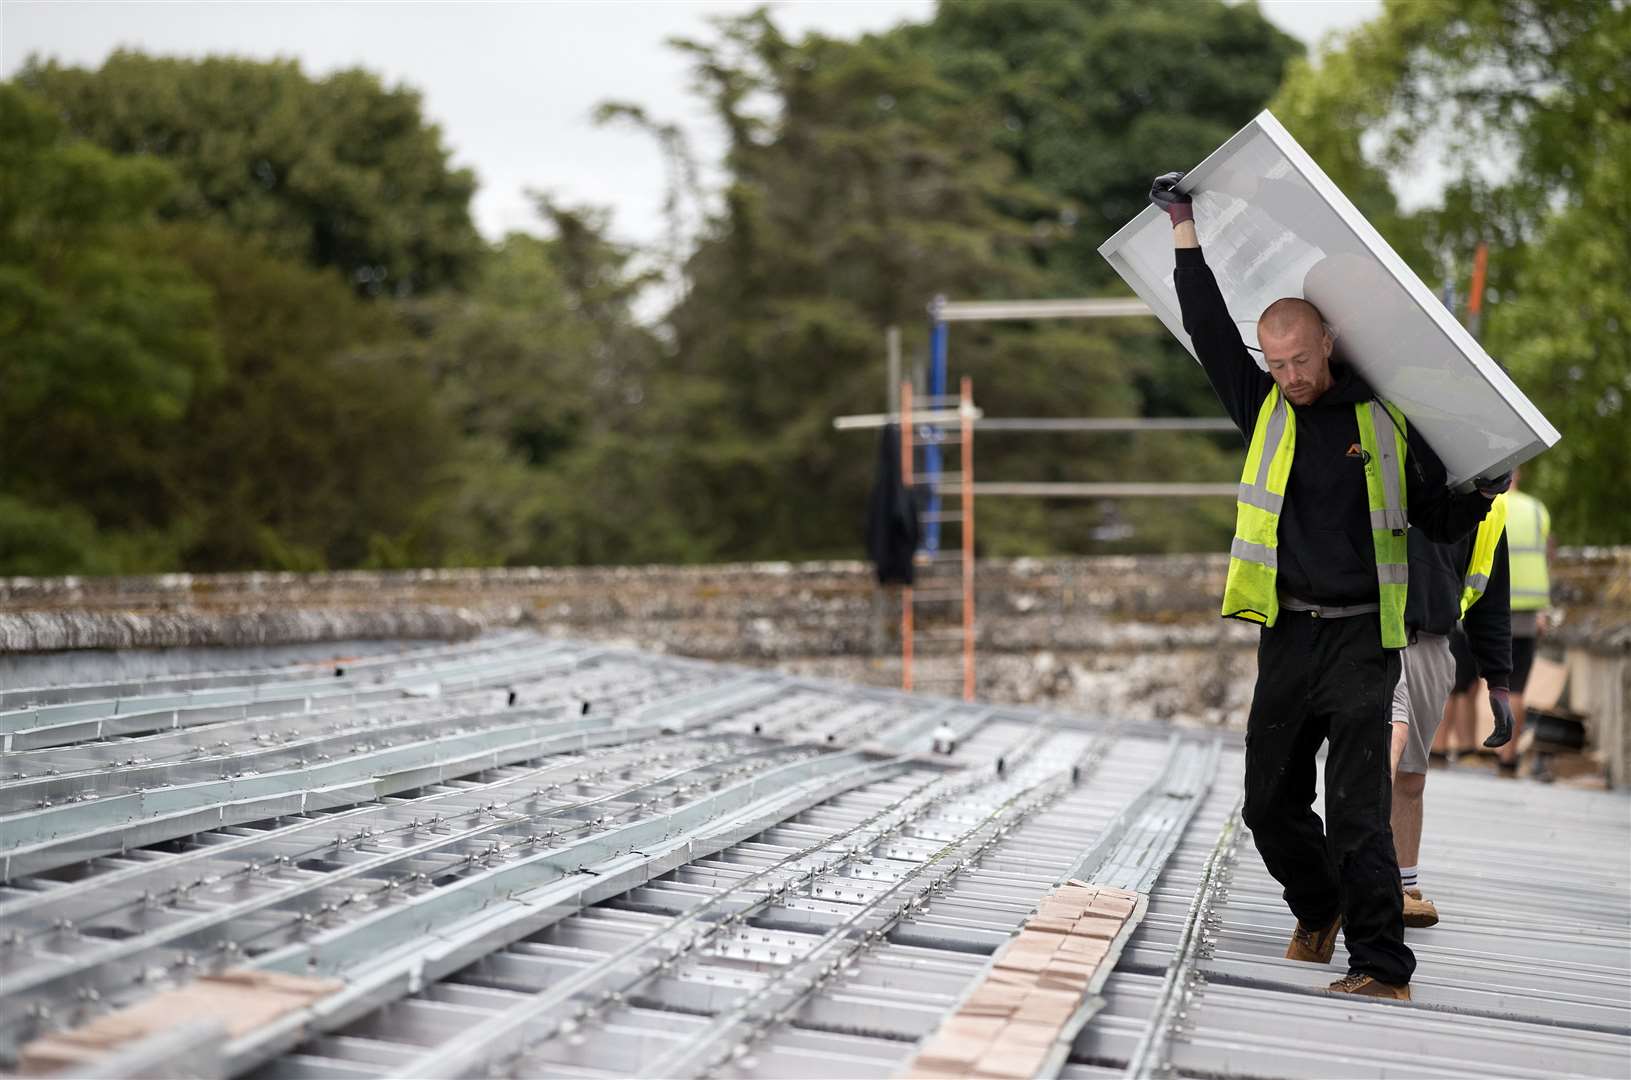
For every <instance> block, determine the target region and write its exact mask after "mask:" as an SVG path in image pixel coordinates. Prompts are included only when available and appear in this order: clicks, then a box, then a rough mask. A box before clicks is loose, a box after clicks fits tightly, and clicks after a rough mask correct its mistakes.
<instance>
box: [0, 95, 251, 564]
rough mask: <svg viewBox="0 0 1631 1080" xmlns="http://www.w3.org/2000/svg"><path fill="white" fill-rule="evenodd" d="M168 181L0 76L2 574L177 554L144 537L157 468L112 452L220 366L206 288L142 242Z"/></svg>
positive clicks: (163, 418) (213, 377)
mask: <svg viewBox="0 0 1631 1080" xmlns="http://www.w3.org/2000/svg"><path fill="white" fill-rule="evenodd" d="M172 179H173V178H172V176H171V173H170V170H168V169H167V168H165V167H164V166H163V165H161V164H159V163H156V162H153V161H143V160H131V159H124V158H118V157H115V156H113V155H111V154H109V153H107V152H105V151H102V150H99V149H97V148H95V147H93V146H90V145H88V144H86V143H85V142H83V141H81V140H77V139H74V138H71V137H70V136H69V135H68V134H67V133H66V132H65V130H64V128H63V125H62V123H61V122H60V121H59V120H58V119H57V118H56V116H54V115H53V113H52V111H51V109H50V108H49V107H48V106H47V105H45V104H44V103H43V102H41V101H39V100H37V99H35V98H34V97H33V96H32V95H30V94H28V93H27V92H25V91H23V90H22V89H20V88H19V87H16V86H14V85H11V84H0V341H4V346H3V349H0V387H3V392H0V462H3V463H4V464H3V466H0V572H8V571H9V572H21V573H57V572H66V571H82V570H121V569H145V568H148V567H149V566H150V565H151V564H152V563H153V562H154V561H157V562H158V563H159V564H161V565H162V564H164V563H165V562H167V561H168V560H169V559H170V558H172V557H173V552H168V553H167V552H166V551H165V550H163V546H162V545H160V547H159V549H158V550H154V549H153V547H152V544H151V537H150V536H149V537H148V538H147V539H143V538H142V536H141V534H143V533H147V532H149V531H150V530H151V528H152V527H153V526H154V525H155V524H156V522H155V520H154V519H153V517H152V515H151V512H150V509H149V508H148V507H147V506H146V505H145V504H144V500H145V497H146V496H147V495H149V494H151V492H152V485H153V477H152V474H151V472H150V471H149V470H147V469H146V468H145V467H143V466H142V465H141V464H140V463H139V462H133V461H130V460H128V459H120V458H119V457H118V455H117V452H116V448H117V446H118V445H119V442H120V439H121V438H122V436H123V434H124V433H125V432H128V431H130V430H132V429H134V428H135V427H138V426H140V425H144V424H165V423H172V422H174V421H175V420H177V419H178V418H179V417H180V416H182V415H183V414H184V413H185V411H186V410H187V409H188V408H189V407H190V405H191V403H192V402H193V401H195V400H196V399H197V396H198V394H199V393H200V392H201V390H203V389H205V388H208V387H209V386H211V385H214V384H215V382H216V381H217V378H218V374H219V354H218V349H217V344H216V339H215V336H214V334H213V326H212V318H211V310H210V299H209V293H208V291H207V290H206V289H205V288H204V287H203V285H202V284H201V283H200V282H199V281H198V280H197V279H196V278H195V277H194V276H193V275H192V274H190V273H189V272H188V270H187V268H186V267H185V265H183V264H182V263H180V262H179V261H178V260H175V259H173V258H168V257H166V256H165V255H164V254H163V253H162V252H156V251H153V250H152V249H151V245H150V244H149V243H148V242H147V237H148V233H147V232H146V230H145V226H146V225H147V223H148V222H149V221H150V219H151V217H152V214H153V211H154V208H155V207H156V206H157V205H158V204H159V203H160V201H161V200H163V198H164V197H165V194H166V192H167V190H168V189H169V187H170V185H171V183H172ZM170 565H173V563H170Z"/></svg>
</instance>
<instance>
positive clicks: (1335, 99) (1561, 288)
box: [1272, 0, 1631, 543]
mask: <svg viewBox="0 0 1631 1080" xmlns="http://www.w3.org/2000/svg"><path fill="white" fill-rule="evenodd" d="M1628 56H1631V6H1627V5H1625V4H1605V3H1601V2H1600V0H1464V2H1459V3H1454V4H1450V3H1416V2H1409V0H1385V3H1384V6H1383V11H1382V15H1381V16H1380V17H1379V18H1377V19H1375V20H1372V21H1371V22H1369V23H1367V24H1365V25H1363V26H1361V27H1359V28H1358V29H1357V30H1355V31H1354V32H1353V33H1351V34H1350V35H1348V36H1346V37H1345V38H1343V39H1341V40H1339V41H1338V42H1337V43H1336V44H1335V45H1334V46H1333V47H1332V48H1330V49H1327V50H1326V51H1324V52H1323V53H1322V54H1321V55H1320V56H1318V57H1317V58H1315V59H1314V60H1312V61H1310V62H1298V63H1297V64H1295V65H1293V68H1292V70H1291V72H1290V74H1289V75H1288V77H1287V79H1286V84H1285V86H1284V87H1283V88H1282V89H1281V91H1280V93H1279V95H1278V97H1277V98H1276V100H1275V103H1274V105H1273V106H1272V107H1273V108H1274V109H1275V111H1276V115H1278V116H1280V117H1281V119H1282V120H1284V121H1285V122H1286V125H1287V127H1289V128H1290V129H1291V131H1292V133H1293V134H1294V135H1296V137H1297V138H1298V140H1299V141H1300V142H1302V143H1303V145H1304V146H1305V147H1306V148H1307V149H1308V150H1309V152H1310V153H1311V154H1313V155H1314V157H1315V158H1316V159H1317V160H1318V161H1319V162H1320V164H1321V166H1322V167H1323V168H1325V169H1326V171H1327V172H1329V173H1330V174H1331V176H1332V178H1333V179H1335V180H1336V181H1337V183H1338V184H1339V185H1340V186H1342V188H1343V190H1344V191H1346V192H1348V193H1349V194H1350V195H1354V194H1355V193H1356V192H1357V193H1360V194H1361V196H1362V197H1356V200H1355V201H1356V202H1359V204H1360V207H1361V209H1363V210H1365V211H1366V213H1367V215H1369V216H1370V218H1371V221H1372V222H1373V223H1375V224H1376V225H1377V227H1378V228H1379V229H1380V230H1381V231H1382V232H1383V234H1384V235H1385V236H1387V238H1388V239H1389V241H1390V242H1391V243H1393V244H1394V246H1395V247H1397V248H1398V249H1399V251H1400V253H1401V254H1402V255H1404V256H1405V257H1406V258H1407V259H1409V260H1410V261H1411V262H1412V263H1413V265H1414V266H1415V267H1416V269H1417V270H1418V272H1420V273H1422V275H1423V276H1424V277H1425V278H1426V279H1427V280H1428V281H1436V280H1439V279H1444V280H1447V281H1448V282H1450V283H1451V284H1452V285H1454V286H1455V287H1456V288H1457V290H1458V291H1459V293H1460V294H1461V295H1462V296H1465V294H1466V291H1467V289H1468V287H1469V278H1470V275H1471V267H1472V259H1473V253H1474V251H1475V249H1476V247H1477V245H1478V244H1479V243H1480V242H1486V243H1488V244H1489V245H1490V258H1489V284H1490V290H1489V294H1488V296H1487V298H1486V301H1487V302H1486V308H1485V310H1486V315H1485V318H1484V344H1485V347H1486V348H1487V349H1488V350H1489V352H1490V354H1491V355H1492V356H1494V357H1495V358H1496V359H1497V360H1499V361H1501V362H1502V363H1503V364H1505V365H1506V367H1507V369H1508V371H1509V372H1510V373H1511V374H1512V376H1513V378H1514V379H1515V380H1516V381H1517V383H1518V384H1519V385H1520V386H1521V387H1523V389H1524V391H1525V392H1526V393H1527V394H1529V396H1530V397H1531V398H1532V399H1533V400H1534V402H1535V404H1536V405H1538V406H1539V407H1540V409H1541V411H1543V412H1544V413H1546V415H1547V416H1548V417H1549V418H1550V419H1551V420H1552V422H1553V423H1554V424H1556V425H1557V427H1558V429H1559V430H1560V431H1562V432H1563V441H1562V442H1561V443H1559V444H1558V446H1557V447H1556V448H1554V449H1552V450H1551V451H1549V452H1547V453H1545V454H1543V455H1541V456H1540V457H1539V458H1538V459H1537V460H1536V461H1535V463H1534V464H1533V465H1532V466H1530V467H1527V468H1525V470H1524V486H1525V487H1526V488H1527V489H1529V490H1531V491H1532V492H1534V493H1535V494H1536V495H1539V496H1540V497H1541V498H1542V499H1544V500H1545V501H1546V502H1547V503H1548V505H1549V507H1550V508H1551V511H1552V515H1553V521H1554V526H1555V528H1556V530H1557V532H1558V535H1559V536H1560V537H1561V538H1562V539H1563V540H1564V542H1567V543H1616V542H1620V543H1623V542H1625V541H1626V539H1627V538H1628V537H1631V505H1628V504H1627V502H1626V500H1625V499H1624V498H1623V497H1621V496H1619V494H1618V491H1619V489H1620V488H1622V487H1623V486H1624V482H1623V478H1624V477H1626V476H1628V475H1631V437H1627V435H1626V426H1627V422H1628V420H1631V409H1628V407H1627V399H1628V398H1631V336H1628V335H1627V333H1626V329H1627V327H1628V326H1631V321H1628V320H1631V258H1628V256H1631V244H1628V238H1631V184H1628V183H1627V180H1628V179H1631V64H1628V62H1627V57H1628ZM1362 148H1363V149H1362ZM1366 149H1368V150H1369V151H1370V152H1369V153H1368V154H1367V153H1365V152H1364V150H1366ZM1422 172H1428V173H1438V174H1441V175H1442V176H1443V177H1444V180H1445V192H1444V196H1443V199H1442V202H1441V203H1440V204H1438V205H1435V206H1429V207H1427V208H1424V209H1421V210H1418V211H1416V212H1415V213H1413V214H1405V213H1401V212H1400V211H1399V208H1398V206H1397V203H1396V202H1395V201H1394V199H1393V195H1392V192H1391V190H1390V189H1389V188H1388V187H1387V183H1386V178H1387V176H1388V175H1390V174H1392V175H1396V176H1402V175H1411V174H1420V173H1422Z"/></svg>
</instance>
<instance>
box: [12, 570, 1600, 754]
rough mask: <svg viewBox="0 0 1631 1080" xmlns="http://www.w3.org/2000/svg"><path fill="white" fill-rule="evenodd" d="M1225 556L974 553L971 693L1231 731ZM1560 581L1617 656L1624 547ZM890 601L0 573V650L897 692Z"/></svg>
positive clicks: (934, 650)
mask: <svg viewBox="0 0 1631 1080" xmlns="http://www.w3.org/2000/svg"><path fill="white" fill-rule="evenodd" d="M1227 566H1228V563H1227V559H1226V558H1225V557H1223V556H1221V555H1176V556H1105V557H1096V558H1077V559H1013V560H986V561H982V562H981V563H980V564H979V567H978V572H977V575H976V581H977V585H978V590H977V596H976V606H977V611H978V614H979V620H978V650H979V693H980V696H981V697H983V698H986V699H988V700H993V701H1017V702H1052V703H1057V704H1060V705H1066V706H1069V707H1073V708H1080V709H1085V710H1088V711H1092V712H1108V713H1112V714H1117V715H1126V716H1129V717H1131V718H1137V719H1150V718H1156V719H1178V720H1183V721H1187V722H1192V723H1205V724H1239V723H1240V722H1241V721H1242V719H1243V716H1244V706H1245V703H1246V701H1247V700H1248V699H1249V696H1250V689H1251V682H1252V677H1253V675H1254V670H1255V658H1254V655H1253V646H1254V644H1255V642H1256V637H1257V634H1256V630H1255V628H1253V627H1251V626H1249V625H1247V624H1244V623H1240V622H1236V621H1226V620H1221V619H1219V618H1218V617H1217V602H1218V597H1219V595H1221V592H1222V589H1223V578H1224V574H1225V572H1226V570H1227ZM1555 577H1556V582H1557V594H1558V598H1559V600H1560V620H1559V622H1560V625H1559V629H1558V632H1557V634H1556V641H1557V643H1558V644H1567V645H1568V646H1570V647H1571V648H1579V649H1583V650H1586V651H1590V652H1594V653H1599V654H1602V655H1605V656H1623V655H1624V654H1625V652H1626V651H1627V649H1628V648H1631V548H1607V549H1579V550H1570V551H1565V552H1564V553H1563V554H1562V556H1561V558H1560V559H1559V560H1558V563H1557V566H1556V571H1555ZM954 585H955V582H952V581H947V582H945V583H944V584H942V583H940V582H925V583H924V586H925V588H924V590H923V591H924V592H930V591H935V590H943V589H946V588H947V587H948V586H954ZM897 596H898V594H897V593H896V591H895V590H882V589H879V588H878V587H877V586H876V585H875V584H874V582H873V579H872V577H871V573H870V569H869V567H868V566H867V565H866V564H865V563H861V562H819V563H750V564H735V565H726V566H684V567H672V566H650V567H617V568H604V567H582V568H520V569H488V570H424V571H382V572H366V571H358V572H343V573H328V574H278V573H254V574H216V575H189V574H170V575H160V576H153V577H128V578H11V579H0V651H10V652H46V651H56V650H65V649H110V648H138V647H161V648H162V647H178V646H211V645H229V646H275V645H284V644H295V643H302V642H316V641H335V642H339V641H345V640H360V639H386V638H391V639H412V638H424V639H458V638H464V637H469V636H472V635H474V634H477V633H481V632H483V631H485V630H489V629H496V628H500V627H512V626H526V627H531V628H534V629H537V630H539V631H541V632H543V633H546V634H551V635H555V636H560V637H571V638H579V639H589V640H605V641H609V642H616V643H619V644H627V645H637V646H639V647H642V648H647V649H657V650H664V651H671V652H675V653H683V654H686V655H690V656H697V657H702V658H707V659H719V660H731V661H736V662H744V663H750V664H762V665H767V666H768V665H774V666H776V667H780V668H785V669H788V670H792V671H800V672H807V673H810V674H816V675H824V676H831V677H837V678H844V679H848V680H851V681H856V682H863V683H873V684H878V685H898V684H899V680H900V667H899V655H900V642H899V633H898V626H899V608H898V598H897ZM919 611H920V614H919V625H920V628H921V629H924V630H926V631H927V633H926V634H925V635H924V640H923V641H922V642H921V643H920V646H919V652H920V660H919V663H918V666H917V673H918V675H919V681H920V683H921V684H922V685H924V686H925V688H928V689H933V690H935V691H938V692H942V693H955V692H958V691H959V690H960V682H959V673H960V661H959V658H958V654H959V651H960V646H959V643H958V641H957V628H958V626H959V625H960V624H959V622H958V619H959V612H958V608H957V606H956V605H955V604H943V605H941V606H940V607H939V608H938V609H937V608H936V607H934V606H933V605H932V604H930V605H924V606H922V607H921V608H920V609H919ZM937 611H938V612H940V613H941V614H939V615H938V616H937V615H936V612H937ZM1627 670H1628V671H1631V665H1627Z"/></svg>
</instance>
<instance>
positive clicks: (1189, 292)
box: [1172, 248, 1274, 440]
mask: <svg viewBox="0 0 1631 1080" xmlns="http://www.w3.org/2000/svg"><path fill="white" fill-rule="evenodd" d="M1174 254H1175V255H1176V256H1177V266H1176V268H1175V269H1174V270H1173V274H1172V282H1173V285H1174V286H1175V287H1176V288H1177V290H1178V307H1179V308H1180V309H1181V310H1182V311H1183V314H1184V329H1185V330H1186V331H1188V332H1189V339H1190V341H1192V342H1194V344H1195V355H1196V357H1197V358H1198V359H1199V360H1200V362H1201V367H1202V368H1204V369H1205V370H1206V377H1207V379H1209V380H1210V381H1211V383H1212V389H1213V391H1215V392H1216V393H1217V395H1218V400H1219V401H1221V402H1223V407H1224V409H1225V410H1226V411H1227V412H1228V413H1229V419H1231V420H1233V421H1234V422H1235V426H1236V427H1238V428H1239V429H1240V434H1241V435H1242V436H1243V437H1245V438H1246V439H1247V440H1250V439H1251V433H1252V429H1253V428H1254V427H1256V426H1257V413H1258V410H1260V409H1261V408H1262V407H1263V399H1264V398H1265V397H1267V396H1268V392H1269V389H1270V388H1271V387H1272V386H1273V385H1274V380H1273V379H1271V378H1269V374H1268V372H1266V371H1264V370H1263V369H1262V368H1260V367H1258V366H1257V361H1255V360H1253V359H1252V354H1251V353H1250V352H1248V351H1247V349H1246V343H1245V342H1244V341H1242V340H1241V338H1240V327H1238V326H1236V325H1235V320H1234V316H1233V315H1230V314H1229V306H1228V305H1227V304H1225V303H1224V302H1223V293H1222V292H1221V291H1220V290H1219V289H1218V280H1217V278H1215V277H1213V276H1212V271H1211V269H1210V268H1209V267H1208V266H1207V265H1206V259H1205V258H1204V257H1203V256H1202V255H1201V249H1200V248H1178V249H1177V250H1176V251H1175V252H1174Z"/></svg>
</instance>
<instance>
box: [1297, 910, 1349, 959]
mask: <svg viewBox="0 0 1631 1080" xmlns="http://www.w3.org/2000/svg"><path fill="white" fill-rule="evenodd" d="M1340 929H1342V916H1341V915H1338V916H1337V917H1336V918H1334V919H1332V920H1331V925H1330V926H1327V927H1326V928H1325V929H1323V930H1310V929H1308V927H1306V926H1304V925H1303V924H1302V920H1300V919H1299V920H1298V921H1297V929H1295V930H1293V931H1292V932H1291V944H1290V945H1287V946H1286V959H1287V960H1301V961H1302V962H1303V963H1305V964H1329V963H1330V962H1331V955H1332V954H1333V953H1335V952H1336V951H1337V931H1338V930H1340Z"/></svg>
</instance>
